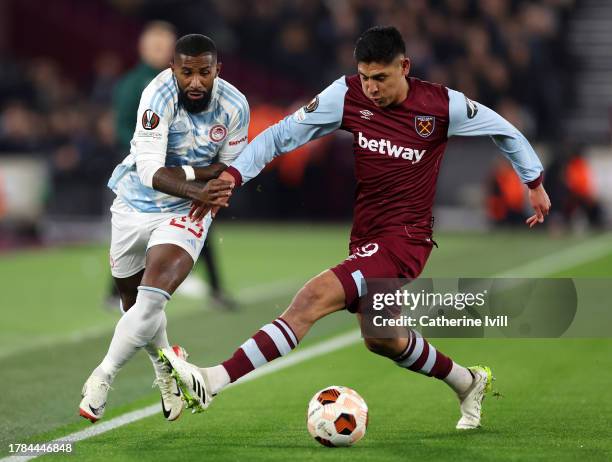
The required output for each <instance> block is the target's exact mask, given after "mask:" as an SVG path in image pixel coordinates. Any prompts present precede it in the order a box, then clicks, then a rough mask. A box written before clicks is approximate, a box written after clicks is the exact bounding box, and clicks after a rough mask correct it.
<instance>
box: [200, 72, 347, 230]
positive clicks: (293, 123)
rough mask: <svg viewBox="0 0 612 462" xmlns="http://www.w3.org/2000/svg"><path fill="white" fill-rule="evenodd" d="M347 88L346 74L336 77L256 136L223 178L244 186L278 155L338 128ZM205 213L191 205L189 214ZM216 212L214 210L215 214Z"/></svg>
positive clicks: (223, 174)
mask: <svg viewBox="0 0 612 462" xmlns="http://www.w3.org/2000/svg"><path fill="white" fill-rule="evenodd" d="M346 91H347V86H346V82H345V79H344V77H342V78H340V79H338V80H336V81H335V82H334V83H332V84H331V85H330V86H329V87H327V88H326V89H325V90H323V91H322V92H321V93H320V94H319V95H318V96H317V97H315V98H314V99H313V100H312V101H311V102H310V103H309V104H307V105H306V106H304V107H302V108H300V109H298V110H297V111H296V112H295V113H293V114H291V115H289V116H287V117H285V118H284V119H283V120H281V121H280V122H278V123H276V124H274V125H272V126H270V127H268V128H267V129H266V130H264V131H263V132H261V133H260V134H259V135H258V136H256V137H255V139H253V141H251V142H250V143H249V144H248V145H247V147H246V148H244V150H243V151H242V152H241V153H240V155H239V156H238V158H237V159H236V160H235V161H234V162H232V164H231V165H230V166H229V167H228V168H227V170H225V171H224V172H223V173H222V174H221V176H220V178H221V179H224V180H228V181H230V180H231V181H233V183H234V184H235V186H237V187H238V186H241V185H242V184H244V183H246V182H247V181H249V180H251V179H253V178H255V177H256V176H257V175H259V173H260V172H261V171H262V170H263V169H264V168H265V166H266V165H268V164H269V163H270V162H271V161H272V160H274V158H275V157H277V156H279V155H281V154H285V153H288V152H291V151H293V150H294V149H297V148H299V147H300V146H302V145H304V144H306V143H308V142H309V141H311V140H314V139H317V138H320V137H322V136H325V135H327V134H329V133H331V132H333V131H334V130H336V129H338V128H339V127H340V125H341V123H342V114H343V111H344V95H345V93H346ZM230 175H231V176H230ZM206 212H207V210H205V208H201V207H198V206H197V205H196V206H194V207H192V209H191V212H190V216H191V217H192V219H198V218H201V217H203V216H204V215H203V214H205V213H206ZM215 212H216V210H214V209H213V214H214V213H215Z"/></svg>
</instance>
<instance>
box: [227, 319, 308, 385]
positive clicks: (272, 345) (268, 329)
mask: <svg viewBox="0 0 612 462" xmlns="http://www.w3.org/2000/svg"><path fill="white" fill-rule="evenodd" d="M297 344H298V340H297V336H296V335H295V333H294V332H293V329H292V328H291V326H289V324H288V323H287V322H286V321H284V320H283V319H282V318H277V319H275V320H274V321H272V323H271V324H266V325H265V326H263V327H262V328H261V329H260V330H258V331H257V332H256V333H255V335H253V336H252V337H251V338H250V339H248V340H247V341H246V342H244V343H243V344H242V345H241V346H240V348H238V349H237V350H236V351H235V352H234V355H233V356H232V357H231V358H230V359H228V360H227V361H224V362H223V363H222V365H223V367H224V368H225V370H226V371H227V374H228V376H229V379H230V382H235V381H236V380H238V379H239V378H240V377H242V376H243V375H246V374H248V373H249V372H251V371H252V370H254V369H256V368H258V367H259V366H263V365H264V364H266V363H268V362H270V361H273V360H275V359H276V358H278V357H280V356H284V355H286V354H287V353H289V352H290V351H291V350H293V349H294V348H295V347H296V346H297Z"/></svg>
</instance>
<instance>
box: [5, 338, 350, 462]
mask: <svg viewBox="0 0 612 462" xmlns="http://www.w3.org/2000/svg"><path fill="white" fill-rule="evenodd" d="M360 339H361V335H360V332H359V330H352V331H350V332H347V333H345V334H341V335H338V336H336V337H332V338H331V339H329V340H326V341H324V342H321V343H319V344H316V345H313V346H311V347H306V348H304V349H301V350H298V351H296V352H294V353H293V354H291V355H290V356H285V357H284V358H280V359H278V360H276V361H274V362H273V363H268V364H266V365H265V366H262V367H261V368H259V369H256V370H255V371H253V372H252V373H250V374H249V375H246V376H244V377H242V378H241V379H240V380H238V381H237V382H236V383H234V384H233V385H232V386H236V385H240V384H242V383H246V382H250V381H251V380H255V379H258V378H260V377H263V376H264V375H268V374H272V373H273V372H276V371H279V370H281V369H285V368H287V367H290V366H294V365H295V364H299V363H302V362H304V361H308V360H309V359H313V358H316V357H317V356H321V355H324V354H327V353H330V352H332V351H336V350H339V349H341V348H344V347H347V346H349V345H352V344H354V343H356V342H358V341H359V340H360ZM158 413H159V404H152V405H150V406H147V407H145V408H143V409H138V410H137V411H132V412H128V413H127V414H123V415H121V416H119V417H115V418H114V419H110V420H108V421H106V422H101V423H99V424H98V423H97V424H95V425H94V426H92V427H89V428H87V429H85V430H81V431H78V432H75V433H71V434H70V435H67V436H64V437H61V438H57V439H55V440H53V441H49V442H48V443H45V445H53V444H62V443H76V442H78V441H82V440H85V439H87V438H91V437H93V436H97V435H101V434H102V433H106V432H109V431H111V430H114V429H116V428H119V427H122V426H124V425H127V424H130V423H133V422H136V421H138V420H141V419H145V418H147V417H150V416H152V415H155V414H158ZM41 455H43V454H41ZM36 457H39V456H38V455H32V456H9V457H5V458H3V459H0V462H25V461H28V460H32V459H35V458H36Z"/></svg>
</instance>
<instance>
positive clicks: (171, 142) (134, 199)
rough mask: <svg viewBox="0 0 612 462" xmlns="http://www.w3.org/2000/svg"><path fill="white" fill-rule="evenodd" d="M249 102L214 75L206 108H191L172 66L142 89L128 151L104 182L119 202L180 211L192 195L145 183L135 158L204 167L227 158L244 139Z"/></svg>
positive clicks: (146, 208) (241, 146) (144, 208)
mask: <svg viewBox="0 0 612 462" xmlns="http://www.w3.org/2000/svg"><path fill="white" fill-rule="evenodd" d="M248 128H249V105H248V102H247V100H246V98H245V96H244V95H243V94H242V93H240V92H239V91H238V90H237V89H236V87H234V86H233V85H231V84H230V83H228V82H226V81H225V80H223V79H221V78H219V77H217V78H216V79H215V82H214V85H213V89H212V94H211V99H210V102H209V104H208V107H207V108H206V110H204V111H202V112H200V113H198V114H192V113H190V112H188V111H186V110H185V109H184V108H183V107H182V106H181V105H180V104H179V100H178V86H177V82H176V79H175V78H174V74H173V73H172V70H171V69H166V70H165V71H163V72H161V73H160V74H159V75H158V76H157V77H155V79H153V80H152V81H151V83H150V84H149V85H148V86H147V88H145V90H144V91H143V92H142V97H141V98H140V106H139V108H138V118H137V121H136V128H135V130H134V136H133V138H132V142H131V147H130V154H129V155H128V156H127V157H126V158H125V159H124V160H123V162H121V163H120V164H119V165H118V166H117V167H116V168H115V170H114V171H113V174H112V176H111V178H110V180H109V182H108V187H109V188H110V189H112V190H113V191H114V192H115V194H116V195H117V197H118V198H119V199H120V200H121V202H122V203H123V204H125V205H127V206H128V207H129V208H130V209H131V210H134V211H137V212H182V211H183V210H187V209H189V206H190V203H191V202H190V201H189V200H187V199H182V198H179V197H174V196H170V195H169V194H165V193H163V192H160V191H156V190H155V189H152V188H150V187H148V186H145V185H144V184H143V183H142V181H141V180H140V177H139V176H138V173H137V171H136V163H137V162H138V161H139V160H145V161H146V160H160V161H161V163H162V164H163V165H165V166H166V167H179V166H182V165H190V166H192V167H206V166H207V165H210V164H211V163H213V161H214V159H215V157H217V156H219V161H220V162H224V163H226V164H229V163H231V162H232V161H233V160H234V159H235V158H236V157H237V156H238V154H240V152H241V151H242V150H243V149H244V147H245V146H246V145H247V142H248Z"/></svg>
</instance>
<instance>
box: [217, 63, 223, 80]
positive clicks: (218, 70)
mask: <svg viewBox="0 0 612 462" xmlns="http://www.w3.org/2000/svg"><path fill="white" fill-rule="evenodd" d="M222 65H223V63H217V75H216V76H215V77H217V76H218V75H219V74H220V73H221V67H222Z"/></svg>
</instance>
